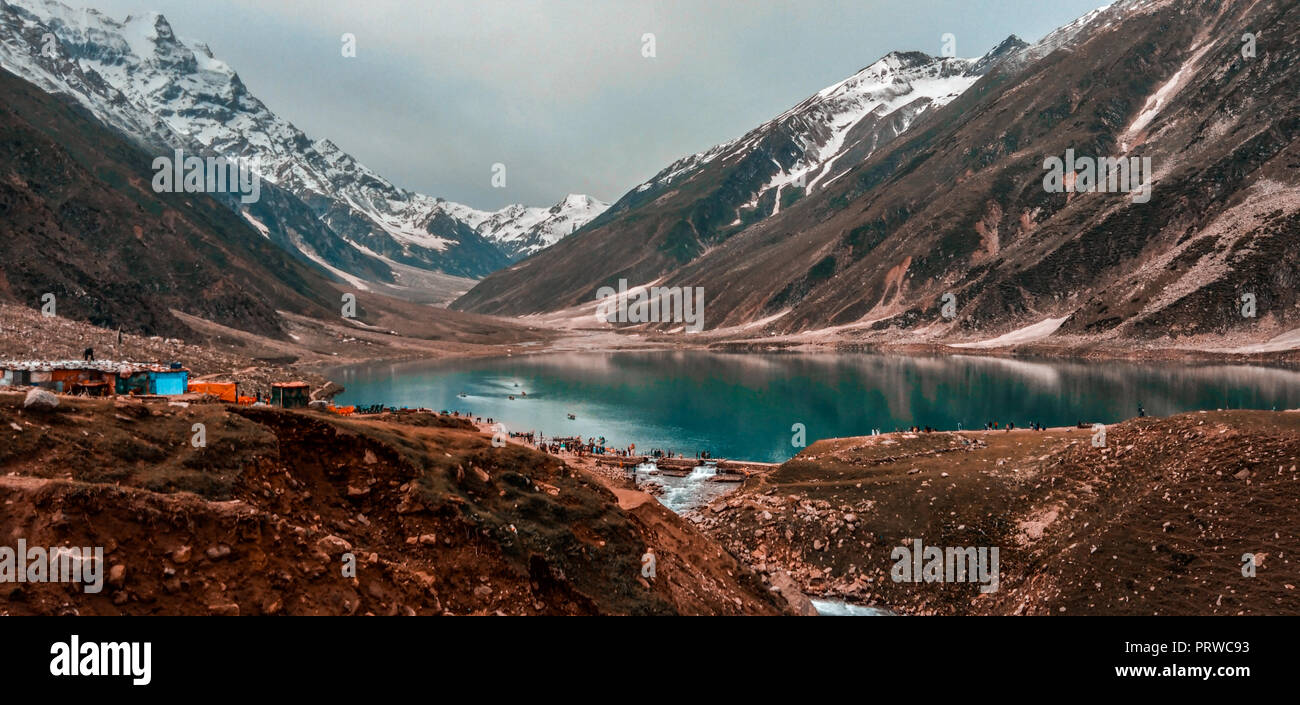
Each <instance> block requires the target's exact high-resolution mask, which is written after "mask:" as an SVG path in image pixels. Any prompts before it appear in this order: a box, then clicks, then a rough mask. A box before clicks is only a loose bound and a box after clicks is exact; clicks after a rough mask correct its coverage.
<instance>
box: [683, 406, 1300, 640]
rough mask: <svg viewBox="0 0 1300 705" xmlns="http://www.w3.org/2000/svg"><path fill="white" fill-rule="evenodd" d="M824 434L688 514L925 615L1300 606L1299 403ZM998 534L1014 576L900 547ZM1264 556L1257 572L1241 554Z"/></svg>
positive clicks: (759, 551)
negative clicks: (994, 577) (906, 574)
mask: <svg viewBox="0 0 1300 705" xmlns="http://www.w3.org/2000/svg"><path fill="white" fill-rule="evenodd" d="M1106 435H1107V437H1106V447H1105V448H1098V447H1094V446H1093V444H1092V438H1093V432H1092V431H1091V430H1088V429H1052V430H1049V431H1027V430H1017V431H1012V432H1005V431H992V432H962V433H929V434H925V433H922V434H888V435H884V436H874V437H863V438H847V439H837V440H830V441H821V442H818V443H815V444H814V445H812V446H810V447H808V448H806V449H805V450H804V451H803V452H802V453H800V454H799V455H798V456H796V457H795V458H794V459H792V460H790V461H789V462H787V463H785V464H784V465H782V466H781V467H780V468H779V469H778V470H776V471H775V472H773V473H771V474H769V475H767V476H764V477H760V478H751V479H750V480H748V481H747V482H746V483H745V485H744V486H743V487H742V488H741V489H740V490H738V491H737V492H736V493H735V494H733V495H731V496H729V497H728V498H725V499H723V500H719V501H717V502H715V503H714V504H712V505H711V506H710V507H709V508H707V509H704V510H702V511H701V512H699V513H698V514H697V515H696V516H694V517H692V520H693V521H696V522H697V523H698V525H699V526H701V528H703V529H704V530H705V531H706V532H707V533H709V534H710V535H711V536H713V537H715V538H717V539H718V540H719V541H721V542H722V543H723V544H724V545H725V546H726V547H727V548H728V549H729V550H730V551H731V552H732V553H733V554H735V555H737V556H740V557H741V558H742V559H743V560H744V561H745V562H746V563H748V564H749V565H750V566H751V567H753V568H754V569H755V570H757V571H759V572H771V571H778V570H784V571H789V573H790V574H791V575H792V576H794V578H795V580H796V581H797V583H798V584H799V586H800V587H801V588H802V589H804V590H805V591H806V592H808V593H809V594H821V595H827V596H833V597H838V598H843V599H846V600H849V601H853V602H859V603H866V604H875V605H879V606H884V607H888V608H891V609H894V610H897V611H900V612H904V613H911V614H1040V615H1041V614H1230V615H1235V614H1292V615H1294V614H1300V591H1297V586H1300V562H1298V560H1297V559H1300V538H1298V537H1300V474H1298V472H1297V462H1300V461H1297V457H1298V456H1300V413H1295V412H1277V413H1274V412H1257V411H1226V412H1205V413H1191V414H1183V415H1179V416H1175V417H1171V418H1167V419H1152V418H1143V419H1133V420H1130V421H1127V422H1124V423H1121V424H1117V425H1113V426H1110V427H1108V428H1107V429H1106ZM915 539H921V540H922V541H923V545H925V546H935V547H967V546H974V547H981V546H982V547H998V548H999V554H1000V575H1001V578H1000V585H999V588H998V590H997V591H996V592H991V593H987V594H985V593H981V592H980V591H979V589H978V588H979V585H978V584H977V583H955V584H950V583H943V582H932V583H926V582H920V583H912V582H896V581H894V580H893V579H891V569H892V568H893V567H894V565H895V563H896V562H897V561H896V560H895V558H893V557H892V555H893V554H892V551H893V549H894V548H896V547H899V546H903V545H908V546H914V544H913V543H912V541H913V540H915ZM1248 553H1249V554H1253V555H1254V556H1255V563H1256V570H1255V576H1254V577H1246V576H1244V575H1243V571H1242V568H1243V565H1244V564H1243V558H1242V557H1243V554H1248Z"/></svg>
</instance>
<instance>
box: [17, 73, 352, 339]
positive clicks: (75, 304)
mask: <svg viewBox="0 0 1300 705" xmlns="http://www.w3.org/2000/svg"><path fill="white" fill-rule="evenodd" d="M0 95H3V96H4V100H3V102H0V240H3V241H4V242H5V256H4V257H3V258H0V299H4V300H7V301H14V302H20V303H23V304H24V305H26V306H29V307H34V308H39V307H40V306H41V305H42V297H43V296H44V295H45V294H47V293H48V294H53V295H54V297H55V299H54V303H55V313H56V314H57V315H59V316H62V317H67V318H75V319H81V320H87V321H90V322H92V323H95V324H97V325H104V326H109V327H113V328H116V327H118V326H122V327H124V328H125V329H126V330H127V331H132V332H135V331H140V332H147V333H150V334H153V335H163V336H171V337H183V336H184V335H186V334H188V333H189V332H190V331H189V329H188V328H187V327H186V326H185V325H184V324H183V323H181V322H180V321H179V320H178V319H177V318H176V317H175V316H173V315H172V314H171V311H172V310H173V309H176V310H181V311H186V312H188V313H191V314H193V315H195V316H199V317H202V318H206V319H210V320H213V321H217V322H219V323H222V324H224V325H229V326H232V327H235V328H239V329H241V330H246V331H250V332H254V333H258V334H261V335H271V336H277V337H278V336H280V334H281V333H280V331H281V327H280V322H281V318H280V315H279V314H278V311H287V312H291V313H297V314H301V315H306V316H313V317H322V318H324V317H337V315H338V308H337V307H338V303H337V302H338V300H339V294H338V292H337V291H336V290H335V289H334V287H333V286H332V285H331V283H330V282H329V281H327V280H326V279H325V278H324V277H322V276H320V275H319V274H317V272H316V271H315V270H313V269H311V268H310V267H308V266H306V265H304V264H302V263H300V262H298V261H297V260H294V259H293V258H291V257H289V256H288V255H287V254H286V253H284V252H283V251H282V250H280V249H279V248H277V247H276V246H275V245H274V244H272V243H270V242H268V241H267V240H266V239H265V238H263V237H261V236H260V235H258V234H257V232H256V231H255V230H253V229H252V228H250V227H248V224H247V223H246V222H244V221H243V220H242V219H240V218H239V216H237V215H236V214H234V213H233V212H231V211H230V210H229V209H227V208H225V207H224V206H222V205H221V204H220V203H218V202H217V201H216V200H214V199H212V198H210V197H208V196H207V195H205V194H171V193H161V194H160V193H155V192H154V191H153V189H152V188H150V184H149V179H150V173H149V171H148V156H147V154H146V153H145V152H144V151H142V150H141V149H140V148H138V147H137V146H135V145H133V144H130V143H128V142H127V141H126V140H125V139H124V138H121V137H119V136H117V135H116V134H114V133H112V132H110V131H108V130H106V129H104V128H103V127H102V126H101V125H100V124H98V123H97V122H95V121H94V120H92V119H90V118H89V117H88V116H87V115H86V114H85V112H84V111H83V110H82V109H81V108H79V107H77V106H75V105H71V104H69V103H68V101H66V100H65V99H60V98H57V97H55V96H51V95H49V94H47V93H45V92H43V91H41V90H39V89H38V88H36V87H35V86H33V85H31V84H29V83H27V82H25V81H22V80H20V79H18V78H15V77H14V76H12V75H10V74H8V73H5V72H3V71H0Z"/></svg>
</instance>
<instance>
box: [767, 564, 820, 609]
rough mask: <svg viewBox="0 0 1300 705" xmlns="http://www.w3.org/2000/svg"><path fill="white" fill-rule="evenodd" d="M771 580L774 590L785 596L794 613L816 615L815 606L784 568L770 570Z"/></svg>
mask: <svg viewBox="0 0 1300 705" xmlns="http://www.w3.org/2000/svg"><path fill="white" fill-rule="evenodd" d="M771 581H772V587H773V588H774V589H775V590H776V592H778V593H780V595H781V597H784V598H785V601H786V603H788V604H789V605H790V609H792V610H793V611H794V613H795V614H797V615H799V616H800V617H816V616H818V612H817V608H816V607H814V606H813V603H812V600H810V599H808V596H807V595H805V594H803V591H802V590H800V589H799V586H798V585H797V584H795V582H794V579H793V578H791V577H790V574H789V573H787V572H785V571H784V570H776V571H772V573H771Z"/></svg>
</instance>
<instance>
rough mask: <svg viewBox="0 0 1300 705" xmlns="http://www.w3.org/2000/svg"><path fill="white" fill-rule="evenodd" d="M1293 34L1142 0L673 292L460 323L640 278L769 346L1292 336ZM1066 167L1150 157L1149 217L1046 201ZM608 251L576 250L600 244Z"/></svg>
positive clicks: (712, 255)
mask: <svg viewBox="0 0 1300 705" xmlns="http://www.w3.org/2000/svg"><path fill="white" fill-rule="evenodd" d="M1298 24H1300V6H1297V5H1296V3H1294V2H1281V1H1280V0H1274V1H1261V2H1251V1H1247V0H1235V1H1232V2H1172V1H1166V0H1125V1H1123V2H1119V3H1116V4H1114V5H1111V6H1109V7H1107V8H1105V9H1103V10H1101V11H1098V12H1096V13H1092V14H1090V15H1089V16H1087V17H1085V18H1082V19H1081V20H1080V21H1078V22H1076V23H1072V24H1071V25H1070V26H1069V27H1067V28H1063V29H1062V30H1061V31H1060V32H1056V33H1053V34H1052V35H1049V37H1047V38H1046V39H1045V40H1043V42H1042V43H1040V44H1039V45H1036V46H1034V47H1030V48H1028V49H1025V50H1023V51H1021V52H1019V53H1016V54H1014V55H1013V56H1011V57H1009V58H1008V60H1007V61H1005V62H1003V63H1002V64H1000V65H998V66H995V67H994V68H992V69H991V70H990V71H989V72H987V73H986V74H985V75H984V76H983V77H982V78H981V79H980V80H979V81H978V82H977V83H976V84H975V85H974V86H973V87H971V88H970V89H968V90H967V91H965V92H964V93H963V94H962V95H961V96H960V97H958V98H957V99H955V100H953V101H952V102H951V103H949V104H948V105H946V106H943V107H941V108H937V109H935V110H934V111H931V112H930V114H929V115H928V116H926V118H925V119H924V120H923V121H922V122H921V123H920V124H918V125H914V126H913V127H912V128H911V129H909V130H908V131H907V132H905V133H903V135H902V136H900V137H899V138H897V139H895V140H893V141H892V142H890V143H888V144H886V145H884V146H882V147H881V148H880V149H878V150H877V151H876V152H875V153H874V154H872V155H871V156H869V157H867V158H866V159H865V160H862V161H860V162H858V163H857V164H855V165H853V167H852V168H851V169H850V170H849V171H848V172H847V173H846V174H844V175H843V176H842V177H841V178H838V179H836V180H835V181H834V182H831V183H825V184H819V188H817V189H815V190H814V192H813V193H812V194H810V195H809V196H807V197H805V198H802V199H800V200H799V201H798V202H797V203H793V204H790V205H788V206H785V207H783V208H782V209H781V211H780V213H779V214H777V215H774V216H770V217H767V218H765V219H763V220H762V221H760V222H758V223H756V224H754V225H753V226H750V227H747V228H745V229H744V230H743V231H741V232H739V233H737V234H734V235H732V236H730V237H728V238H726V239H725V241H723V242H721V243H718V244H716V246H713V247H712V248H710V249H708V250H707V251H706V252H704V253H703V254H702V255H701V256H699V257H687V258H684V259H686V260H688V261H686V262H685V263H684V264H682V265H681V266H679V267H676V268H674V269H672V270H670V271H667V272H666V276H665V273H661V272H659V271H658V270H656V269H652V270H650V271H640V270H637V269H636V268H635V267H633V268H622V269H619V268H614V267H611V268H610V270H609V271H606V272H600V273H596V274H593V275H592V276H591V277H582V278H579V277H577V276H576V275H574V273H572V272H567V271H566V272H563V273H562V274H559V273H557V274H556V275H555V276H552V277H548V278H537V277H534V276H532V273H531V268H528V267H526V266H520V265H516V267H514V268H512V269H511V270H507V271H506V272H503V273H501V274H499V275H497V276H496V277H494V278H492V279H489V280H487V281H485V282H484V283H483V284H482V285H480V287H479V288H478V289H476V290H475V291H471V293H470V294H469V295H467V296H466V297H464V298H463V299H461V302H460V303H461V305H464V306H466V307H467V308H470V309H473V310H481V311H510V312H521V311H526V310H528V309H530V308H532V307H533V305H531V304H529V303H528V302H530V301H538V302H539V303H538V304H536V305H537V306H550V307H561V306H565V305H573V304H576V303H582V302H588V301H594V288H593V287H594V286H596V285H597V284H599V283H605V279H610V278H615V277H616V276H628V278H629V279H630V280H631V282H630V283H631V284H633V285H635V284H644V283H647V282H649V281H651V280H655V279H660V278H662V282H661V283H662V284H663V285H668V286H672V285H681V286H703V287H705V291H706V311H707V313H706V316H705V318H706V325H707V326H708V327H711V328H714V327H729V326H738V325H744V324H755V323H761V326H759V327H757V328H753V329H752V330H751V331H750V332H751V333H760V334H761V333H771V334H789V333H798V332H807V331H814V330H823V329H834V330H837V331H838V332H840V333H842V334H849V335H852V336H855V337H857V338H858V339H861V340H863V341H867V342H870V341H885V340H900V339H901V340H915V341H921V342H927V341H972V340H981V339H987V338H991V337H994V336H997V335H999V334H1003V333H1008V332H1013V331H1017V330H1020V329H1022V328H1024V329H1028V330H1027V332H1026V335H1028V334H1029V333H1032V334H1033V335H1032V336H1029V337H1036V338H1043V337H1049V336H1053V335H1055V336H1077V337H1080V338H1086V339H1091V340H1099V339H1100V340H1129V341H1132V340H1149V341H1164V342H1166V343H1171V344H1177V343H1178V342H1179V341H1186V340H1188V339H1189V337H1206V336H1213V337H1218V338H1220V339H1223V338H1226V339H1236V340H1239V341H1260V340H1268V339H1270V338H1271V337H1273V336H1277V335H1281V334H1284V333H1286V332H1287V331H1288V330H1290V329H1293V328H1295V327H1296V326H1297V310H1296V308H1297V303H1300V300H1298V299H1297V298H1296V293H1295V286H1294V282H1295V281H1296V280H1297V276H1298V275H1300V270H1298V268H1300V254H1297V252H1298V250H1297V248H1296V247H1295V245H1296V242H1297V235H1298V234H1300V213H1298V212H1297V211H1298V210H1300V198H1297V195H1298V193H1297V188H1298V186H1300V168H1297V167H1298V165H1300V148H1298V147H1297V144H1296V137H1297V135H1298V134H1300V121H1297V119H1296V118H1295V116H1296V115H1297V114H1300V109H1298V108H1300V106H1298V105H1297V101H1298V100H1300V99H1298V97H1297V95H1296V93H1295V91H1294V90H1291V88H1290V87H1291V86H1293V85H1295V84H1296V83H1297V82H1298V81H1300V76H1297V74H1296V72H1297V70H1300V46H1298V43H1297V40H1296V37H1297V36H1300V33H1297V31H1296V29H1297V25H1298ZM1244 34H1252V35H1253V36H1254V37H1255V44H1254V49H1255V51H1254V53H1253V54H1251V53H1250V52H1248V51H1246V49H1247V47H1248V45H1247V43H1246V42H1245V41H1243V35H1244ZM1067 150H1073V152H1074V153H1075V154H1077V155H1078V156H1083V157H1088V158H1126V159H1132V158H1139V159H1146V158H1149V159H1150V160H1151V161H1150V165H1151V169H1152V172H1153V173H1152V177H1151V180H1150V182H1149V183H1150V185H1151V187H1152V191H1151V194H1150V196H1151V197H1150V199H1149V201H1147V202H1136V201H1135V199H1134V198H1133V197H1132V195H1131V194H1129V193H1124V192H1118V193H1117V192H1101V191H1098V192H1075V193H1070V192H1051V191H1049V190H1048V189H1047V188H1046V187H1045V185H1044V179H1045V176H1046V175H1047V173H1048V172H1047V170H1046V168H1045V160H1047V159H1048V158H1051V157H1056V158H1058V159H1062V160H1063V159H1064V158H1065V157H1066V156H1067V154H1068V152H1067ZM837 163H838V162H837ZM1071 178H1074V177H1071ZM1078 178H1083V177H1078ZM1079 183H1080V184H1082V183H1083V182H1079ZM1106 186H1107V189H1106V190H1107V191H1109V183H1107V184H1106ZM685 188H686V187H685V186H683V190H685ZM617 209H618V206H617V204H616V205H615V207H614V208H612V209H611V212H610V213H611V214H612V213H614V212H615V211H617ZM605 217H606V218H609V217H611V215H610V214H607V215H606V216H605ZM597 222H599V221H597ZM643 227H653V226H643ZM683 228H685V226H682V228H679V229H681V230H682V231H683V232H684V231H685V230H684V229H683ZM594 232H595V228H594V227H593V228H591V229H589V230H588V232H587V234H586V236H585V237H582V236H581V235H582V234H580V237H579V238H576V239H575V240H574V241H573V243H572V245H570V246H578V245H580V244H586V243H590V244H592V246H593V247H595V246H597V243H595V241H594V240H593V239H592V236H593V234H594ZM641 239H643V238H642V235H641V232H640V231H636V232H635V233H634V232H633V230H632V229H630V228H625V229H623V230H622V232H621V233H612V234H611V235H610V236H609V239H608V240H607V241H606V242H605V243H604V244H603V246H604V247H607V248H609V249H610V252H613V251H616V250H620V249H621V250H622V251H623V252H624V254H623V256H622V258H621V259H619V260H617V261H619V262H620V266H621V263H622V262H628V261H637V257H638V256H639V255H638V254H637V253H639V252H641V250H639V249H637V247H636V245H635V243H636V242H639V241H640V240H641ZM564 249H566V248H565V246H561V247H557V248H553V249H552V250H550V251H548V252H547V253H545V255H544V256H543V257H539V258H536V259H535V260H533V261H530V262H529V263H525V264H526V265H527V264H532V263H533V262H541V261H543V260H545V261H548V262H549V261H551V260H553V259H555V258H558V257H560V256H561V254H562V253H563V250H564ZM584 261H585V262H588V263H590V262H592V261H608V259H607V258H606V257H600V256H595V257H590V256H589V257H587V258H585V260H584ZM557 266H558V265H557ZM949 293H951V294H952V295H953V297H952V299H951V300H952V301H953V302H954V304H955V307H954V308H955V310H953V311H952V313H953V315H952V317H951V318H946V317H943V315H942V308H941V306H942V303H943V297H944V295H945V294H949ZM1243 297H1244V298H1243ZM1247 302H1253V304H1254V311H1255V315H1254V316H1253V317H1252V316H1248V315H1244V313H1246V310H1245V308H1244V307H1246V305H1247ZM1030 326H1036V327H1035V328H1032V329H1031V328H1030ZM1013 337H1014V336H1013ZM1020 337H1025V336H1020Z"/></svg>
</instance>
